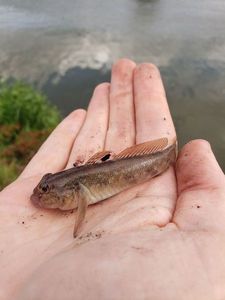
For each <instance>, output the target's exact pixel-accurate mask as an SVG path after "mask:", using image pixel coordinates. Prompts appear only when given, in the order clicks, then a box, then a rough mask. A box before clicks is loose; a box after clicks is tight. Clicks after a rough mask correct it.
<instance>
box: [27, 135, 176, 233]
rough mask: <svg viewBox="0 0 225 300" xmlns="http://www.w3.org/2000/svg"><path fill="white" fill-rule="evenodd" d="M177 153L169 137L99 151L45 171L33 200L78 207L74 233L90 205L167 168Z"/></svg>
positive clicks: (43, 205) (48, 205)
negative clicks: (68, 165) (66, 166)
mask: <svg viewBox="0 0 225 300" xmlns="http://www.w3.org/2000/svg"><path fill="white" fill-rule="evenodd" d="M176 157H177V142H176V141H175V142H174V143H172V144H171V145H168V139H167V138H165V137H164V138H160V139H157V140H152V141H148V142H145V143H141V144H137V145H134V146H131V147H129V148H126V149H124V150H123V151H121V152H120V153H118V154H114V153H113V152H111V151H107V150H104V151H101V152H97V153H95V154H94V155H93V156H92V157H91V158H90V159H89V160H88V161H87V162H86V163H85V164H83V165H77V164H74V167H72V168H70V169H66V170H63V171H60V172H57V173H54V174H52V173H47V174H45V175H44V176H43V177H42V179H41V180H40V182H39V183H38V185H37V186H36V187H35V188H34V190H33V193H32V195H31V197H30V200H31V202H32V203H33V204H34V205H35V206H36V207H39V208H45V209H60V210H72V209H76V208H77V217H76V221H75V225H74V230H73V236H74V238H75V237H76V236H77V233H78V229H79V228H80V226H81V224H82V222H83V221H84V219H85V214H86V211H87V207H88V205H91V204H94V203H97V202H99V201H102V200H105V199H107V198H110V197H112V196H114V195H116V194H118V193H120V192H122V191H124V190H126V189H128V188H131V187H133V186H135V185H137V184H140V183H144V182H146V181H148V180H150V179H151V178H153V177H155V176H158V175H160V174H162V173H163V172H165V171H166V170H167V169H168V168H169V166H170V165H172V164H174V163H175V161H176Z"/></svg>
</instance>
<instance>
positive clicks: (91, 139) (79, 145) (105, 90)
mask: <svg viewBox="0 0 225 300" xmlns="http://www.w3.org/2000/svg"><path fill="white" fill-rule="evenodd" d="M109 88H110V85H109V83H102V84H100V85H98V86H97V87H96V88H95V90H94V93H93V96H92V99H91V101H90V104H89V106H88V111H87V116H86V120H85V122H84V124H83V127H82V128H81V130H80V133H79V135H78V136H77V138H76V140H75V142H74V145H73V149H72V151H71V155H70V158H69V160H68V164H67V167H71V166H72V165H73V163H75V162H77V163H83V162H84V161H86V160H88V158H90V157H91V156H92V155H93V154H94V153H96V152H98V151H101V150H103V148H104V144H105V136H106V131H107V127H108V113H109Z"/></svg>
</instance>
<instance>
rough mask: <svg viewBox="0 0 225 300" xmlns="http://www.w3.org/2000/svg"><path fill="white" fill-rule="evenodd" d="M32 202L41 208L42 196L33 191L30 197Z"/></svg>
mask: <svg viewBox="0 0 225 300" xmlns="http://www.w3.org/2000/svg"><path fill="white" fill-rule="evenodd" d="M30 200H31V202H32V203H33V204H34V206H36V207H38V208H40V207H41V203H40V196H39V195H38V194H37V193H33V194H32V195H31V197H30Z"/></svg>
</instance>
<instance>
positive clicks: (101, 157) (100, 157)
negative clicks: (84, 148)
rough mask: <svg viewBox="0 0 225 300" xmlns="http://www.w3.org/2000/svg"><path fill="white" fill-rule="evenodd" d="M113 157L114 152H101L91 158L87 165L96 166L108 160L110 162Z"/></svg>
mask: <svg viewBox="0 0 225 300" xmlns="http://www.w3.org/2000/svg"><path fill="white" fill-rule="evenodd" d="M112 157H113V152H112V151H107V150H104V151H100V152H97V153H95V154H94V155H93V156H91V157H90V158H89V160H88V161H87V162H86V164H88V165H90V164H96V163H101V162H104V161H106V160H109V159H111V158H112Z"/></svg>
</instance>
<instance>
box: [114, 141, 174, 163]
mask: <svg viewBox="0 0 225 300" xmlns="http://www.w3.org/2000/svg"><path fill="white" fill-rule="evenodd" d="M167 145H168V139H167V138H161V139H158V140H153V141H149V142H145V143H142V144H138V145H135V146H131V147H129V148H126V149H125V150H123V151H122V152H120V153H119V154H117V155H116V156H115V157H114V159H120V158H128V157H134V156H139V155H146V154H151V153H155V152H158V151H162V150H163V149H165V148H166V146H167Z"/></svg>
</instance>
